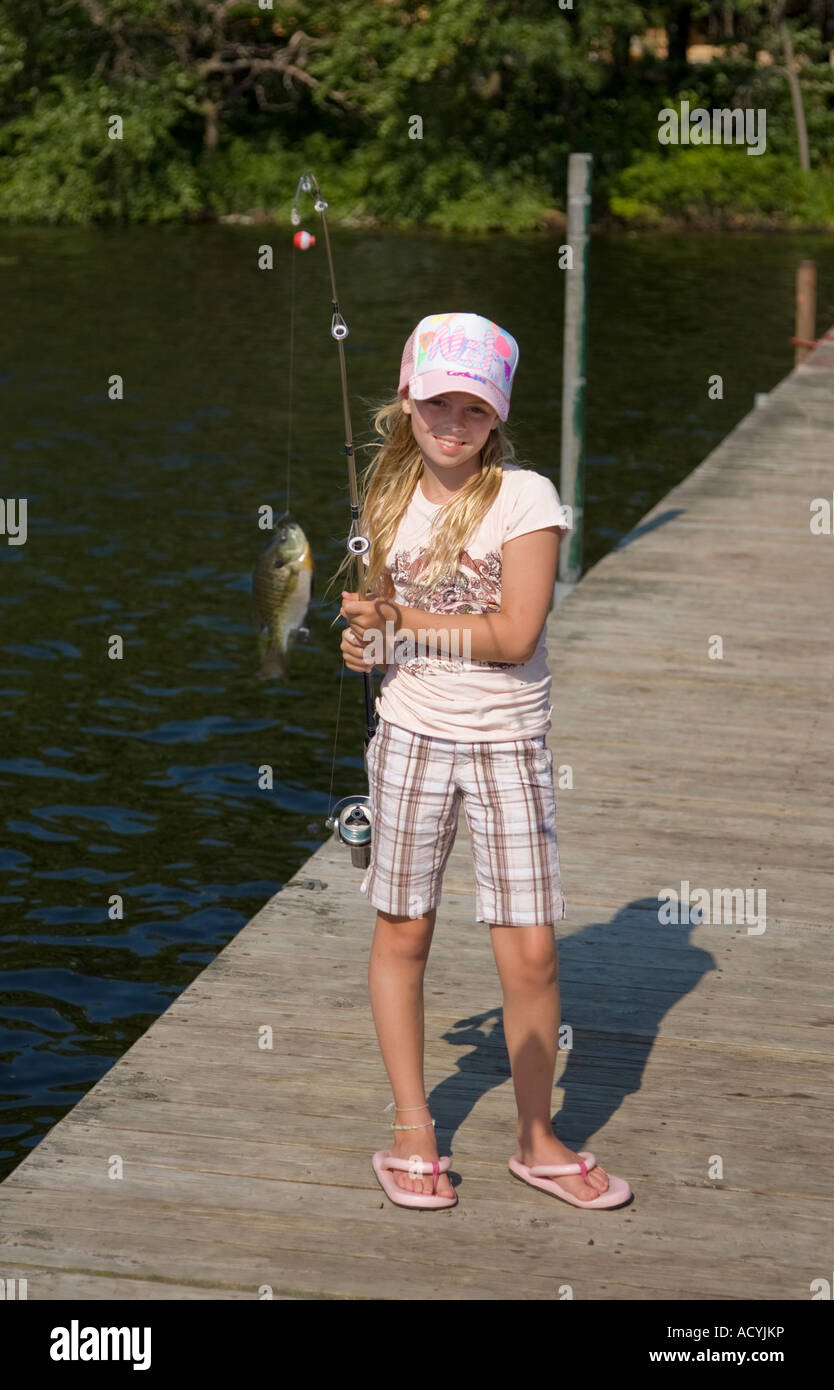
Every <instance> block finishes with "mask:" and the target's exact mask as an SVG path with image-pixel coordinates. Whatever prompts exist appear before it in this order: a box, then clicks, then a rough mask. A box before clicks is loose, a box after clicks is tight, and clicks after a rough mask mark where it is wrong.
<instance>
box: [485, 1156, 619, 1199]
mask: <svg viewBox="0 0 834 1390" xmlns="http://www.w3.org/2000/svg"><path fill="white" fill-rule="evenodd" d="M579 1157H580V1160H581V1162H579V1163H534V1164H533V1165H532V1166H531V1167H529V1168H528V1167H527V1164H526V1163H519V1161H518V1159H517V1158H511V1159H510V1162H509V1169H510V1172H511V1173H512V1174H513V1176H514V1177H516V1178H520V1179H521V1181H522V1182H526V1183H529V1184H530V1186H531V1187H540V1188H541V1190H542V1192H549V1193H550V1195H551V1197H561V1198H562V1201H563V1202H570V1204H571V1206H572V1207H619V1206H622V1204H623V1202H626V1201H628V1199H629V1197H630V1196H631V1188H630V1187H629V1185H628V1183H627V1182H626V1180H625V1178H615V1177H614V1176H613V1174H611V1173H609V1175H608V1187H607V1189H606V1191H605V1192H601V1193H600V1195H599V1196H598V1197H594V1198H592V1200H591V1201H590V1202H583V1200H582V1198H581V1197H574V1196H573V1194H572V1193H571V1192H567V1191H566V1190H565V1188H564V1187H561V1186H560V1185H559V1183H558V1182H556V1181H555V1179H556V1178H557V1177H567V1176H568V1174H570V1173H581V1174H582V1176H583V1178H584V1179H585V1181H586V1182H587V1181H588V1171H589V1169H591V1168H596V1166H597V1161H596V1159H595V1158H594V1155H593V1154H592V1153H591V1152H590V1151H589V1150H588V1149H580V1150H579Z"/></svg>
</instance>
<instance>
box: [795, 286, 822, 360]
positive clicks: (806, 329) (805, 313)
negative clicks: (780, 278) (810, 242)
mask: <svg viewBox="0 0 834 1390" xmlns="http://www.w3.org/2000/svg"><path fill="white" fill-rule="evenodd" d="M816 334H817V267H816V265H815V264H814V262H813V261H800V262H799V266H798V267H797V272H796V329H795V331H794V337H795V338H797V339H799V342H797V343H796V344H795V356H794V366H795V367H798V366H799V364H800V362H804V361H805V358H806V357H807V356H808V353H809V352H810V351H811V349H810V348H809V347H803V346H802V344H803V343H812V342H814V340H815V338H816Z"/></svg>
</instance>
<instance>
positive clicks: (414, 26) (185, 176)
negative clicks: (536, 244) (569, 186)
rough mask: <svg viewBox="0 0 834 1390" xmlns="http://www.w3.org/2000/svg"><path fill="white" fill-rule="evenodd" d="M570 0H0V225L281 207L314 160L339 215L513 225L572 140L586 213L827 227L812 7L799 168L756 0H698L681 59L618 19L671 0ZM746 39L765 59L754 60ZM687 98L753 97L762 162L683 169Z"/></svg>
mask: <svg viewBox="0 0 834 1390" xmlns="http://www.w3.org/2000/svg"><path fill="white" fill-rule="evenodd" d="M567 3H568V0H274V3H273V7H272V9H271V10H269V9H262V8H261V7H260V6H259V5H258V4H257V3H256V0H240V3H236V4H229V5H225V4H223V3H220V0H63V3H61V4H60V5H57V6H50V5H48V4H47V3H46V0H15V3H14V6H12V5H6V6H5V7H4V8H3V11H2V13H0V218H5V219H10V220H11V219H13V220H18V221H21V220H36V221H49V222H77V223H84V222H91V221H107V220H113V219H129V220H135V221H139V220H141V221H158V220H165V219H173V218H181V217H188V216H194V215H204V214H209V215H223V214H228V213H238V214H240V213H243V214H253V215H256V216H258V215H260V216H267V217H277V218H278V219H279V220H284V218H285V217H286V216H287V213H288V209H289V205H290V202H291V198H292V194H293V191H294V189H295V185H296V182H297V178H298V174H299V173H300V172H301V170H302V169H303V168H304V167H305V166H309V167H312V168H313V169H314V170H315V172H316V174H317V176H318V177H319V179H320V180H321V184H322V187H324V188H326V191H327V196H328V199H329V201H330V204H331V208H332V217H333V220H334V221H339V220H347V221H349V222H353V223H357V222H360V223H361V222H362V221H363V220H367V221H376V222H382V223H386V224H388V225H392V226H398V227H414V226H429V227H435V228H439V229H442V230H447V231H455V230H464V231H477V230H483V231H487V230H490V229H492V228H502V229H505V230H509V231H523V230H527V229H530V228H534V227H537V226H541V225H544V224H546V223H548V222H550V221H551V220H552V216H553V210H554V209H556V208H559V207H562V206H563V205H564V185H565V164H566V160H567V156H568V154H569V153H570V151H571V150H573V149H582V150H587V151H589V152H590V153H591V154H593V156H594V196H595V212H596V213H597V214H599V213H602V212H604V211H606V210H607V209H609V208H610V209H612V210H613V211H615V212H616V213H617V215H619V216H620V217H623V218H625V219H626V220H627V221H630V222H641V223H650V222H652V220H654V221H655V222H658V221H664V220H666V219H668V218H670V217H673V216H678V217H681V218H683V219H688V220H690V221H692V222H699V223H700V222H706V223H709V224H710V225H712V224H713V223H714V222H716V221H719V222H720V221H721V219H724V221H723V223H722V225H735V224H736V221H737V220H738V219H739V218H740V219H741V221H742V222H743V221H745V219H747V220H750V219H755V218H756V217H761V218H762V219H764V221H765V223H766V224H770V223H771V222H773V221H778V220H779V219H780V217H781V221H782V224H784V225H788V224H790V225H793V223H791V222H790V219H791V218H794V219H799V222H800V223H802V224H803V225H811V224H813V225H826V226H827V225H829V222H828V211H827V209H828V205H829V203H828V200H829V193H828V180H829V174H828V172H827V165H826V161H827V160H828V159H829V158H830V151H831V149H832V148H834V138H832V137H834V103H832V81H831V68H830V66H829V64H828V47H829V42H830V41H829V40H827V38H826V34H825V32H824V24H825V23H826V20H825V15H824V14H823V16H822V18H821V19H818V20H817V21H816V22H812V20H811V19H809V18H808V17H807V13H805V12H803V13H804V17H803V18H790V32H791V38H792V42H793V46H794V50H795V52H796V54H797V55H798V57H799V59H800V60H801V64H802V67H801V84H802V92H803V99H804V102H805V109H806V116H807V125H808V137H809V145H810V157H811V164H812V174H811V175H810V176H809V177H807V178H805V179H801V178H799V177H798V175H797V171H796V169H795V165H796V149H797V141H796V128H795V121H794V113H793V108H792V103H791V97H790V91H789V88H788V84H787V81H786V79H785V75H784V73H783V72H782V71H781V67H780V65H781V64H782V63H783V61H784V52H783V49H784V32H783V30H782V29H781V28H780V27H778V26H777V27H774V25H773V14H772V6H771V4H770V3H769V0H768V2H767V3H766V0H692V2H691V5H690V6H689V9H690V11H691V14H692V17H693V18H695V19H704V18H708V19H709V20H710V22H711V24H712V31H711V32H713V33H714V36H715V38H716V39H718V40H720V39H723V38H725V37H727V36H728V35H729V33H730V30H732V37H731V39H730V38H728V39H727V41H728V42H729V43H731V45H732V44H735V45H737V48H736V50H735V51H733V52H730V51H729V50H728V52H727V53H726V54H725V56H724V57H723V58H722V59H721V60H720V61H714V62H712V63H709V64H699V65H697V66H694V67H689V68H686V67H685V66H684V67H681V66H680V65H675V64H669V63H666V62H663V61H659V60H657V59H654V58H651V57H648V56H647V57H644V58H642V59H641V60H640V61H639V62H634V61H631V60H630V59H629V39H630V36H631V35H639V34H641V33H643V32H644V31H645V29H646V28H647V27H649V26H656V25H664V24H666V25H668V24H670V23H672V22H674V20H675V17H676V15H677V14H678V12H679V11H681V10H683V9H686V8H687V7H686V6H681V4H680V3H678V2H677V0H639V2H638V0H573V7H572V8H566V7H565V8H563V5H564V6H567ZM787 8H788V14H789V17H790V15H791V12H792V11H797V12H798V11H799V9H800V5H799V0H789V4H788V7H787ZM811 13H814V14H820V13H822V10H821V8H820V6H819V5H816V6H815V7H813V9H812V11H811ZM828 22H829V23H830V21H828ZM761 48H766V49H769V51H770V52H771V53H772V55H773V57H774V63H773V64H772V65H770V66H766V65H763V64H760V63H757V62H756V61H755V58H756V53H757V51H758V50H760V49H761ZM683 97H686V98H687V99H688V100H689V101H690V103H691V104H692V105H693V106H698V105H700V106H705V107H707V109H711V108H713V107H730V108H732V107H736V106H741V107H747V106H753V107H757V106H763V107H765V108H766V109H767V117H768V119H767V137H768V153H767V156H763V157H761V158H750V157H744V156H743V157H742V161H741V162H739V160H738V159H737V158H736V155H737V154H738V153H739V151H733V150H721V151H719V154H720V156H721V157H720V158H719V159H714V158H713V157H712V155H713V154H714V152H710V151H708V150H703V151H691V152H688V154H698V156H699V159H700V162H699V161H698V160H694V161H691V160H690V163H688V164H682V163H680V162H678V161H679V156H681V155H684V154H687V152H685V151H678V152H675V153H674V154H673V153H672V152H670V151H667V150H665V149H664V150H663V151H659V149H658V144H657V128H658V127H657V115H658V111H659V110H660V109H661V108H662V107H663V106H673V107H676V106H678V105H679V102H680V100H681V99H682V98H683ZM112 114H118V115H121V116H122V117H123V118H124V124H125V129H124V139H123V140H121V141H119V140H111V139H110V138H109V136H108V121H107V118H108V116H109V115H112ZM414 117H420V118H421V120H422V133H421V138H419V139H414V138H412V135H413V133H414V131H413V125H414V120H413V118H414ZM704 156H706V157H704ZM683 169H686V170H687V178H691V179H694V180H695V183H694V184H693V185H692V186H691V188H687V187H684V183H685V180H683V181H682V173H681V171H682V170H683ZM765 170H766V171H767V178H768V179H770V180H772V183H773V187H774V188H776V189H777V190H778V195H776V194H774V195H773V196H771V194H769V193H768V189H767V188H766V187H765V182H766V180H765V175H764V172H763V171H765ZM779 198H783V199H785V200H786V201H784V202H783V204H782V206H781V210H780V207H779V206H778V201H779ZM675 208H679V209H682V211H680V212H677V213H676V212H675V211H674V209H675ZM786 209H789V211H786ZM734 219H735V220H734ZM807 219H811V222H810V223H809V222H808V221H807Z"/></svg>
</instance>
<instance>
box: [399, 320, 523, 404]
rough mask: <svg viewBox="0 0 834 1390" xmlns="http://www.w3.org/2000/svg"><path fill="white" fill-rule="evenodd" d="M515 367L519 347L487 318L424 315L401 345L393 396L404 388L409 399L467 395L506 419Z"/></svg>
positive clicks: (423, 399) (507, 334)
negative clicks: (403, 345)
mask: <svg viewBox="0 0 834 1390" xmlns="http://www.w3.org/2000/svg"><path fill="white" fill-rule="evenodd" d="M517 366H518V343H517V342H516V340H515V338H514V337H513V336H512V334H511V333H508V332H507V330H506V329H505V328H499V326H498V324H497V323H493V322H492V319H485V318H482V317H481V315H480V314H428V315H427V316H426V317H425V318H423V319H421V320H420V322H419V323H418V325H417V327H416V328H415V330H414V332H413V333H412V334H411V337H410V338H409V340H408V342H407V343H406V345H405V351H404V352H403V360H402V365H401V367H400V384H399V386H398V387H397V393H398V394H401V393H402V392H403V391H404V390H405V389H406V387H408V391H409V395H410V396H411V397H412V399H414V400H416V401H426V400H429V399H430V398H431V397H432V396H440V395H442V394H443V393H444V392H446V391H467V392H468V393H469V394H470V395H472V396H480V398H481V400H483V401H486V402H487V403H488V404H489V405H491V406H493V408H494V409H495V410H496V411H497V412H498V417H499V419H501V420H506V418H507V416H508V415H509V413H510V392H511V391H512V389H513V377H514V375H515V369H516V367H517Z"/></svg>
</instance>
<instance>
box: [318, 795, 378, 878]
mask: <svg viewBox="0 0 834 1390" xmlns="http://www.w3.org/2000/svg"><path fill="white" fill-rule="evenodd" d="M370 806H371V803H370V798H369V797H367V796H344V797H342V800H341V801H337V803H336V805H335V806H334V807H333V810H332V811H331V813H330V815H329V816H328V817H327V820H326V821H325V824H326V826H327V828H328V830H335V831H336V833H337V834H338V836H339V839H340V840H341V842H342V844H343V845H349V846H350V862H351V864H352V865H353V866H354V868H355V869H367V867H368V865H369V864H370V862H371V810H370Z"/></svg>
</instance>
